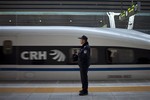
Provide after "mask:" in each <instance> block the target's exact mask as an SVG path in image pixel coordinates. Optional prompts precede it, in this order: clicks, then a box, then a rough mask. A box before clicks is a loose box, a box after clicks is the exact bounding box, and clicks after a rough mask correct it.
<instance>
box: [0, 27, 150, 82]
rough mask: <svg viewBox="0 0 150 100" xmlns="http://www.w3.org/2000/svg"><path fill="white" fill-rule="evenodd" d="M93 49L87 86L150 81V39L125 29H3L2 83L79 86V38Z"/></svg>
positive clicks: (0, 35)
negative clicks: (75, 82) (64, 82)
mask: <svg viewBox="0 0 150 100" xmlns="http://www.w3.org/2000/svg"><path fill="white" fill-rule="evenodd" d="M82 35H86V36H87V37H88V41H89V44H90V46H91V62H90V63H91V66H90V68H89V72H88V76H89V80H121V79H124V80H125V79H150V35H148V34H145V33H142V32H138V31H134V30H127V29H112V28H89V27H71V26H48V27H45V26H1V27H0V80H79V79H80V74H79V67H78V64H77V63H78V62H77V58H74V56H73V55H74V54H75V55H76V56H78V51H79V48H80V46H81V44H80V41H79V39H78V37H81V36H82Z"/></svg>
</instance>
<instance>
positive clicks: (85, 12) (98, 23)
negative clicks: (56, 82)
mask: <svg viewBox="0 0 150 100" xmlns="http://www.w3.org/2000/svg"><path fill="white" fill-rule="evenodd" d="M136 2H141V11H140V13H142V15H137V16H135V23H134V29H136V30H142V31H146V32H148V33H150V0H133V3H136ZM131 5H132V0H0V26H86V27H109V20H108V16H107V14H106V12H116V13H120V12H121V10H126V9H127V8H128V7H130V6H131ZM43 12H45V13H43ZM63 12H68V13H67V14H66V13H65V14H64V13H63ZM4 13H5V14H4ZM115 20H116V27H117V28H127V24H128V20H125V21H119V19H118V16H116V17H115Z"/></svg>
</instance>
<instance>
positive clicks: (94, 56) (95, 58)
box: [69, 48, 98, 64]
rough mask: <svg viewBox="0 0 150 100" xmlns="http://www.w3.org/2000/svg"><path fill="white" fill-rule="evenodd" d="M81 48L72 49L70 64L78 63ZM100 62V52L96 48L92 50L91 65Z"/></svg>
mask: <svg viewBox="0 0 150 100" xmlns="http://www.w3.org/2000/svg"><path fill="white" fill-rule="evenodd" d="M79 51H80V48H71V49H70V54H69V55H70V60H69V62H70V63H75V64H76V63H77V62H78V53H79ZM97 61H98V52H97V49H96V48H91V63H97Z"/></svg>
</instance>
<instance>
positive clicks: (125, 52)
mask: <svg viewBox="0 0 150 100" xmlns="http://www.w3.org/2000/svg"><path fill="white" fill-rule="evenodd" d="M133 61H134V52H133V50H131V49H122V48H108V49H107V63H110V64H125V63H133Z"/></svg>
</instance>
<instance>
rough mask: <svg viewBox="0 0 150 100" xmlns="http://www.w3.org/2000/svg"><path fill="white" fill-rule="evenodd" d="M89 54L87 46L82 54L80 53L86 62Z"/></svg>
mask: <svg viewBox="0 0 150 100" xmlns="http://www.w3.org/2000/svg"><path fill="white" fill-rule="evenodd" d="M89 56H90V52H89V48H88V47H85V49H84V50H83V54H82V60H83V62H84V63H87V61H88V59H89Z"/></svg>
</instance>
